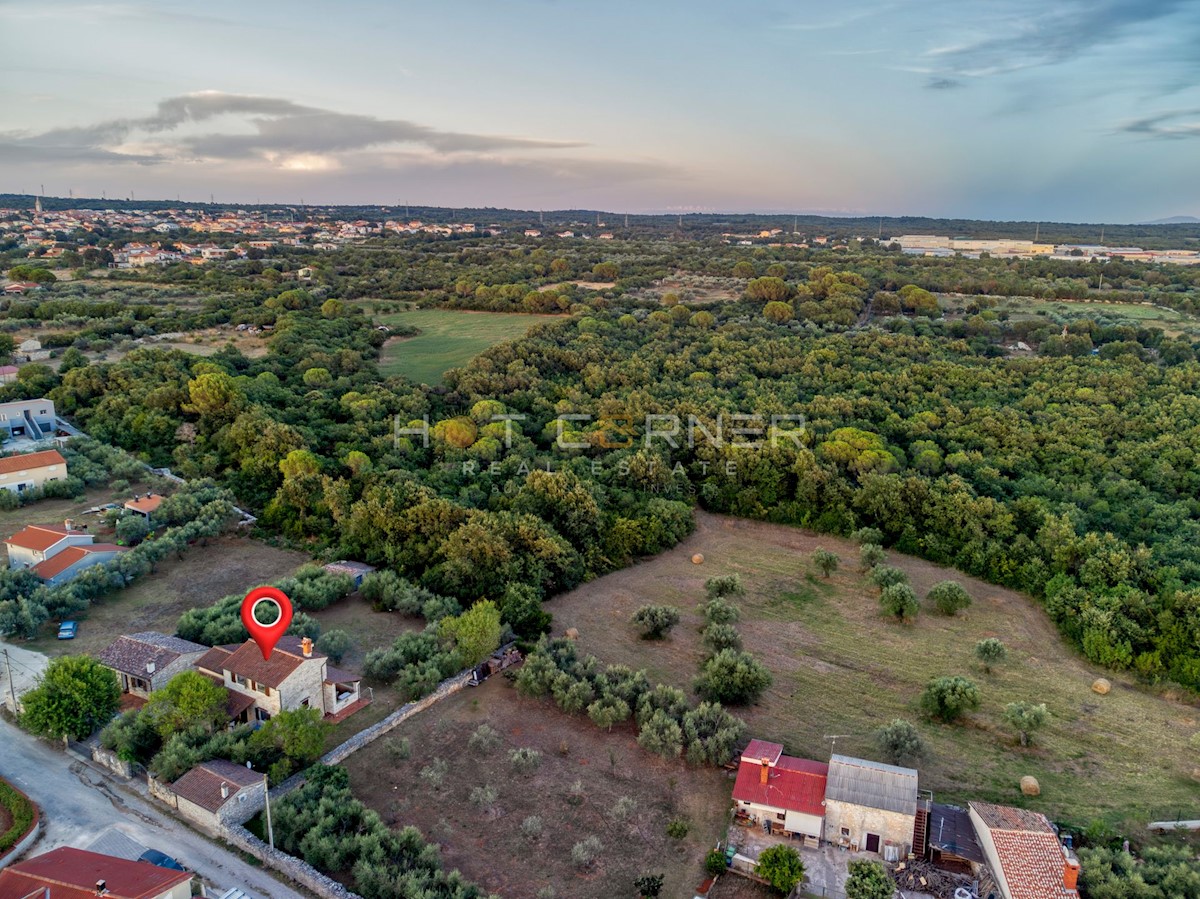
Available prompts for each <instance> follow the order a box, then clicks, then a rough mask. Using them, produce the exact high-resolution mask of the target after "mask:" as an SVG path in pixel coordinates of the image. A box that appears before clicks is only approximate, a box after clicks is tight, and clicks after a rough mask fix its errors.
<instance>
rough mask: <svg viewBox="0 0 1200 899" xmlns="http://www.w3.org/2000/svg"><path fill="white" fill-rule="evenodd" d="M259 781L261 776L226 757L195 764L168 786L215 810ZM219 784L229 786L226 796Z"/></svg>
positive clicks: (260, 781) (197, 803) (189, 799)
mask: <svg viewBox="0 0 1200 899" xmlns="http://www.w3.org/2000/svg"><path fill="white" fill-rule="evenodd" d="M262 781H263V776H262V775H261V774H259V773H257V772H254V771H251V770H250V769H249V768H245V767H243V766H242V765H235V764H234V763H233V762H230V761H226V760H225V759H213V760H212V761H209V762H204V763H203V764H201V765H197V766H196V767H195V768H193V769H192V770H191V771H189V772H188V773H187V774H185V775H183V777H181V778H179V780H177V781H175V783H173V784H171V789H172V790H174V791H175V792H176V793H177V794H178V795H180V796H182V797H183V798H184V799H187V800H188V801H190V802H194V803H195V804H196V805H198V806H200V807H201V808H205V809H208V810H209V811H210V812H215V811H216V810H217V809H219V808H220V807H221V806H223V805H224V804H225V803H226V802H228V801H229V800H230V799H232V798H233V797H234V796H236V795H237V793H238V790H240V789H242V788H243V787H252V786H254V785H255V784H260V783H262ZM221 784H225V785H226V786H227V787H228V790H229V795H228V797H225V798H222V797H221Z"/></svg>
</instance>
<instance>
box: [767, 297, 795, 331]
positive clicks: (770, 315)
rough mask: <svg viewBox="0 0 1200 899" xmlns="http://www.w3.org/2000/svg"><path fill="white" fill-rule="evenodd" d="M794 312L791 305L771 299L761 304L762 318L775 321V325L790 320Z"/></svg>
mask: <svg viewBox="0 0 1200 899" xmlns="http://www.w3.org/2000/svg"><path fill="white" fill-rule="evenodd" d="M794 314H795V313H794V311H793V310H792V307H791V306H789V305H788V304H787V303H780V302H778V301H774V300H773V301H771V302H770V303H767V305H765V306H763V318H765V319H766V320H767V321H770V322H775V324H777V325H781V324H783V323H784V322H790V321H791V320H792V317H793V315H794Z"/></svg>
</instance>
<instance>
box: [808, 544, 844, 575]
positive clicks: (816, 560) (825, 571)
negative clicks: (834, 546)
mask: <svg viewBox="0 0 1200 899" xmlns="http://www.w3.org/2000/svg"><path fill="white" fill-rule="evenodd" d="M841 562H842V560H841V559H840V558H838V554H837V553H834V552H830V551H829V550H827V549H822V548H820V547H818V548H817V549H815V550H813V554H812V563H813V564H814V565H815V566H817V570H818V571H820V572H821V574H822V575H824V576H825V577H829V576H830V575H831V574H833V573H834V572H835V571H837V570H838V565H840V564H841Z"/></svg>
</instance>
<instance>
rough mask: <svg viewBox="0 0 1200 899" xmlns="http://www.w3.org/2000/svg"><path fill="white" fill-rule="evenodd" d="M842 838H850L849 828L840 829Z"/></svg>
mask: <svg viewBox="0 0 1200 899" xmlns="http://www.w3.org/2000/svg"><path fill="white" fill-rule="evenodd" d="M842 836H844V837H848V836H850V828H849V827H843V828H842Z"/></svg>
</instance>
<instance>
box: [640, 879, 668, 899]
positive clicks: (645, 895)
mask: <svg viewBox="0 0 1200 899" xmlns="http://www.w3.org/2000/svg"><path fill="white" fill-rule="evenodd" d="M633 888H634V889H635V890H637V893H638V895H639V896H640V897H642V899H657V897H659V896H661V895H662V891H663V875H662V874H643V875H642V876H641V877H639V878H638V879H637V880H635V881H634V882H633Z"/></svg>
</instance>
